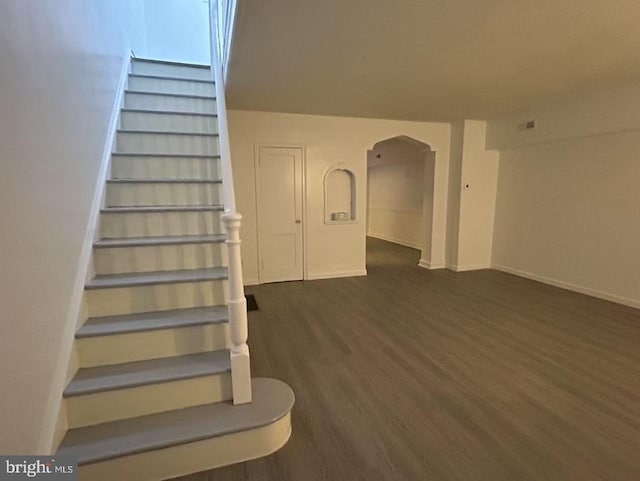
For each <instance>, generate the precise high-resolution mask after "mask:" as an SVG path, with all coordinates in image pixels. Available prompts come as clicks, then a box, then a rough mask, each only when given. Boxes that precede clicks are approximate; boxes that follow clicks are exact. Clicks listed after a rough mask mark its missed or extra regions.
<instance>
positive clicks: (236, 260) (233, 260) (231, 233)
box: [209, 0, 251, 404]
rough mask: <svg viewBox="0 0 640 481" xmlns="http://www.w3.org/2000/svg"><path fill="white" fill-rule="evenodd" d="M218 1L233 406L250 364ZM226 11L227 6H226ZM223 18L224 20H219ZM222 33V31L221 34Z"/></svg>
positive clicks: (215, 18)
mask: <svg viewBox="0 0 640 481" xmlns="http://www.w3.org/2000/svg"><path fill="white" fill-rule="evenodd" d="M218 1H219V0H212V1H211V2H209V8H210V11H209V18H210V33H211V35H210V38H211V72H212V74H213V75H212V76H213V80H214V81H215V89H216V103H217V110H218V143H219V147H220V164H221V169H220V170H221V172H222V192H223V197H224V212H225V213H224V214H223V215H222V223H223V224H224V228H225V231H226V234H227V241H226V244H227V251H228V254H229V255H228V257H229V271H228V272H229V281H228V282H229V289H228V291H229V294H228V301H227V306H228V309H229V331H230V337H231V354H230V356H231V385H232V394H233V404H245V403H249V402H251V364H250V360H249V346H248V345H247V337H248V334H249V328H248V324H247V300H246V298H245V297H244V284H243V281H242V258H241V254H240V225H241V224H242V216H241V215H240V214H238V212H236V198H235V191H234V186H233V170H232V168H231V150H230V147H229V128H228V124H227V104H226V99H225V92H224V77H223V75H222V59H221V51H222V49H221V48H220V47H221V43H222V42H221V41H220V36H219V33H220V27H221V24H220V18H219V17H220V16H219V13H220V12H219V10H218V8H219V4H218ZM227 8H228V4H227ZM223 18H224V17H223ZM223 32H224V31H223Z"/></svg>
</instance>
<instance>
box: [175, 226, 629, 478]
mask: <svg viewBox="0 0 640 481" xmlns="http://www.w3.org/2000/svg"><path fill="white" fill-rule="evenodd" d="M367 247H368V261H369V262H368V270H369V275H368V276H367V277H357V278H346V279H332V280H320V281H310V282H290V283H280V284H270V285H263V286H258V287H254V288H251V289H249V291H250V292H251V293H252V294H254V295H255V297H256V300H257V302H258V304H259V306H260V311H258V312H252V313H250V315H249V318H250V320H249V322H250V346H251V354H252V362H253V374H254V376H272V377H276V378H279V379H282V380H284V381H286V382H287V383H289V385H291V387H292V388H293V389H294V391H295V393H296V397H297V401H296V406H295V408H294V412H293V435H292V437H291V440H290V441H289V443H288V444H287V445H286V446H285V447H284V448H283V449H282V450H280V451H279V452H277V453H275V454H274V455H272V456H269V457H267V458H263V459H259V460H255V461H250V462H247V463H242V464H238V465H235V466H229V467H226V468H222V469H217V470H213V471H210V472H204V473H198V474H195V475H191V476H186V477H183V478H180V479H181V480H182V481H213V480H215V481H267V480H270V481H276V480H277V481H320V480H323V481H324V480H326V481H343V480H344V481H359V480H362V481H365V480H366V481H377V480H385V481H387V480H393V481H396V480H416V481H418V480H421V481H422V480H434V481H449V480H460V481H463V480H464V481H485V480H486V481H500V480H504V481H524V480H532V481H533V480H535V481H539V480H553V481H588V480H608V481H638V480H640V311H638V310H634V309H631V308H628V307H624V306H620V305H617V304H613V303H609V302H605V301H601V300H598V299H594V298H591V297H587V296H583V295H580V294H576V293H572V292H569V291H565V290H561V289H557V288H554V287H550V286H547V285H544V284H539V283H536V282H533V281H529V280H526V279H522V278H518V277H515V276H511V275H508V274H504V273H500V272H496V271H490V270H485V271H475V272H467V273H453V272H449V271H445V270H439V271H429V270H425V269H421V268H419V267H417V266H416V265H417V262H418V252H417V251H414V250H412V249H408V248H404V247H400V246H396V245H394V244H390V243H387V242H383V241H379V240H375V239H368V241H367Z"/></svg>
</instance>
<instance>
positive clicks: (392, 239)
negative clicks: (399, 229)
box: [367, 232, 422, 250]
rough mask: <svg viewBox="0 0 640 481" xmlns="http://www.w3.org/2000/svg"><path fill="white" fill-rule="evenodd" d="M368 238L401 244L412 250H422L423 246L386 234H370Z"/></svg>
mask: <svg viewBox="0 0 640 481" xmlns="http://www.w3.org/2000/svg"><path fill="white" fill-rule="evenodd" d="M367 237H373V238H374V239H380V240H383V241H387V242H392V243H394V244H399V245H401V246H405V247H411V248H412V249H416V250H422V244H416V243H414V242H411V241H407V240H404V239H399V238H397V237H391V236H387V235H384V234H375V233H372V232H368V233H367Z"/></svg>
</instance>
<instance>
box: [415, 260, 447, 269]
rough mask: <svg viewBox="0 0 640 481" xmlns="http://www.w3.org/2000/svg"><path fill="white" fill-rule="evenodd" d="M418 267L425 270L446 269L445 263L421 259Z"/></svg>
mask: <svg viewBox="0 0 640 481" xmlns="http://www.w3.org/2000/svg"><path fill="white" fill-rule="evenodd" d="M418 266H419V267H424V268H425V269H444V263H443V262H429V261H427V260H424V259H420V262H418Z"/></svg>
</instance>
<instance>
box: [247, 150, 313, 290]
mask: <svg viewBox="0 0 640 481" xmlns="http://www.w3.org/2000/svg"><path fill="white" fill-rule="evenodd" d="M262 148H274V149H296V150H299V151H300V154H301V159H302V280H307V279H308V277H309V274H308V272H307V264H308V263H307V219H308V215H307V155H306V153H307V146H306V145H304V144H292V143H287V142H266V141H260V142H255V143H254V147H253V186H254V193H255V209H256V247H257V258H258V259H257V260H258V284H263V283H264V282H263V274H262V262H261V258H260V220H259V217H260V211H259V209H258V202H259V199H260V182H258V179H260V162H259V160H260V149H262Z"/></svg>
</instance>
